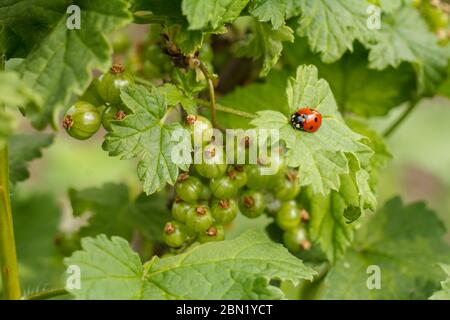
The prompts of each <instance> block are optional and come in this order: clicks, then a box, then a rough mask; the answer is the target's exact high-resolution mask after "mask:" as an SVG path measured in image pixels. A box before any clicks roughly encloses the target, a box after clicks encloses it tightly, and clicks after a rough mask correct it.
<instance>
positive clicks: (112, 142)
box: [103, 86, 189, 194]
mask: <svg viewBox="0 0 450 320" xmlns="http://www.w3.org/2000/svg"><path fill="white" fill-rule="evenodd" d="M121 97H122V101H123V102H124V103H125V105H126V106H127V107H128V108H130V109H131V110H134V114H132V115H130V116H128V117H126V118H125V119H124V120H123V121H120V122H116V123H113V124H112V127H113V131H112V132H110V133H108V134H107V135H106V137H105V142H104V144H103V148H104V149H105V150H106V151H108V152H109V155H110V156H120V157H122V159H132V158H138V166H137V171H138V177H139V179H140V180H141V181H142V182H143V184H144V186H143V188H144V191H145V192H146V193H147V194H152V193H155V192H157V191H160V190H161V189H162V188H163V187H164V186H165V185H166V183H168V184H170V185H173V184H174V183H175V181H176V179H177V177H178V171H179V168H181V169H183V170H186V169H187V165H186V164H175V163H174V162H173V160H172V149H173V148H174V147H175V146H176V142H175V141H173V140H172V139H173V138H172V133H173V132H174V131H175V130H178V129H182V127H181V125H180V124H179V123H170V124H166V123H164V119H163V118H164V116H165V113H166V111H167V106H168V100H167V96H166V94H165V92H164V90H163V89H160V88H152V90H151V91H150V92H149V91H148V90H147V89H145V88H144V87H142V86H135V87H132V88H127V89H126V90H124V91H122V95H121ZM185 140H186V139H184V140H183V141H181V142H180V143H189V141H185ZM187 147H189V146H187Z"/></svg>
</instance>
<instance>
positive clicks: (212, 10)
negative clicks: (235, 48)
mask: <svg viewBox="0 0 450 320" xmlns="http://www.w3.org/2000/svg"><path fill="white" fill-rule="evenodd" d="M248 2H249V0H183V2H182V6H181V8H182V10H183V14H184V15H185V16H186V17H187V20H188V22H189V29H190V30H200V29H211V30H217V29H220V28H222V27H223V26H224V25H225V23H227V22H231V21H233V20H234V19H236V18H237V17H239V15H240V13H241V11H242V10H243V9H244V8H245V7H246V6H247V4H248Z"/></svg>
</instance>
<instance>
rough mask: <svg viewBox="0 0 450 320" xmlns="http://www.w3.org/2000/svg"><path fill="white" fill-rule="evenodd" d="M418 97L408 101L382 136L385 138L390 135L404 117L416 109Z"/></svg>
mask: <svg viewBox="0 0 450 320" xmlns="http://www.w3.org/2000/svg"><path fill="white" fill-rule="evenodd" d="M419 102H420V99H414V100H412V101H411V102H410V103H409V106H408V107H407V108H406V109H405V111H404V112H403V113H402V114H401V116H400V117H399V118H398V119H397V120H396V121H395V122H394V123H393V124H392V125H391V126H390V127H389V128H388V129H387V130H386V131H385V132H384V134H383V136H384V137H385V138H388V137H390V136H391V135H392V134H393V133H394V131H395V130H397V128H398V127H399V126H400V125H401V124H402V123H403V121H405V119H406V118H408V116H409V115H410V114H411V113H412V112H413V111H414V109H416V107H417V106H418V105H419Z"/></svg>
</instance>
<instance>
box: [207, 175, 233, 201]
mask: <svg viewBox="0 0 450 320" xmlns="http://www.w3.org/2000/svg"><path fill="white" fill-rule="evenodd" d="M209 187H210V188H211V192H212V194H213V195H214V197H216V198H218V199H224V198H233V197H235V196H236V194H237V192H238V186H237V183H236V181H235V180H233V179H232V178H230V177H229V176H228V175H225V176H222V177H219V178H213V179H211V180H210V182H209Z"/></svg>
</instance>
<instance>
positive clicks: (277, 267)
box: [65, 230, 315, 300]
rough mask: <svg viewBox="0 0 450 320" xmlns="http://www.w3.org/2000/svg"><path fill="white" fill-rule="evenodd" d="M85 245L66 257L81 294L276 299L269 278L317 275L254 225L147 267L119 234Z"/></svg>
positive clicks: (277, 294)
mask: <svg viewBox="0 0 450 320" xmlns="http://www.w3.org/2000/svg"><path fill="white" fill-rule="evenodd" d="M82 246H83V251H77V252H75V253H74V254H73V255H72V257H70V258H67V259H65V264H66V265H77V266H79V267H80V268H81V277H82V279H81V283H82V286H81V289H80V290H71V293H73V294H74V295H75V296H76V298H78V299H193V300H202V299H273V298H282V297H283V293H282V292H281V291H280V289H278V288H277V287H274V286H272V285H270V283H269V280H270V279H279V280H286V281H292V282H293V283H298V281H299V280H301V279H308V280H311V279H312V276H313V275H314V274H315V272H314V271H313V270H312V269H310V268H309V267H306V266H305V265H304V264H303V263H302V262H301V260H299V259H297V258H295V257H294V256H292V255H290V254H289V253H288V251H287V250H286V249H284V248H283V247H282V246H281V245H278V244H274V243H272V242H271V241H270V240H269V239H268V238H267V237H266V236H265V235H264V234H262V233H260V232H257V231H255V230H250V231H247V232H246V233H244V234H242V235H241V236H239V237H238V238H236V239H234V240H227V241H221V242H216V243H208V244H204V245H199V246H197V247H195V248H193V249H191V250H190V251H188V252H185V253H183V254H180V255H177V256H172V257H166V258H157V257H155V258H154V259H152V260H151V261H149V262H148V263H146V264H145V265H144V266H142V264H141V261H140V259H139V256H138V255H137V254H136V253H135V252H133V251H132V250H131V249H130V247H129V245H128V243H127V242H126V241H125V240H123V239H120V238H117V237H113V238H112V239H111V240H109V239H108V238H106V237H105V236H99V237H97V238H96V239H92V238H86V239H83V241H82Z"/></svg>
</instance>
